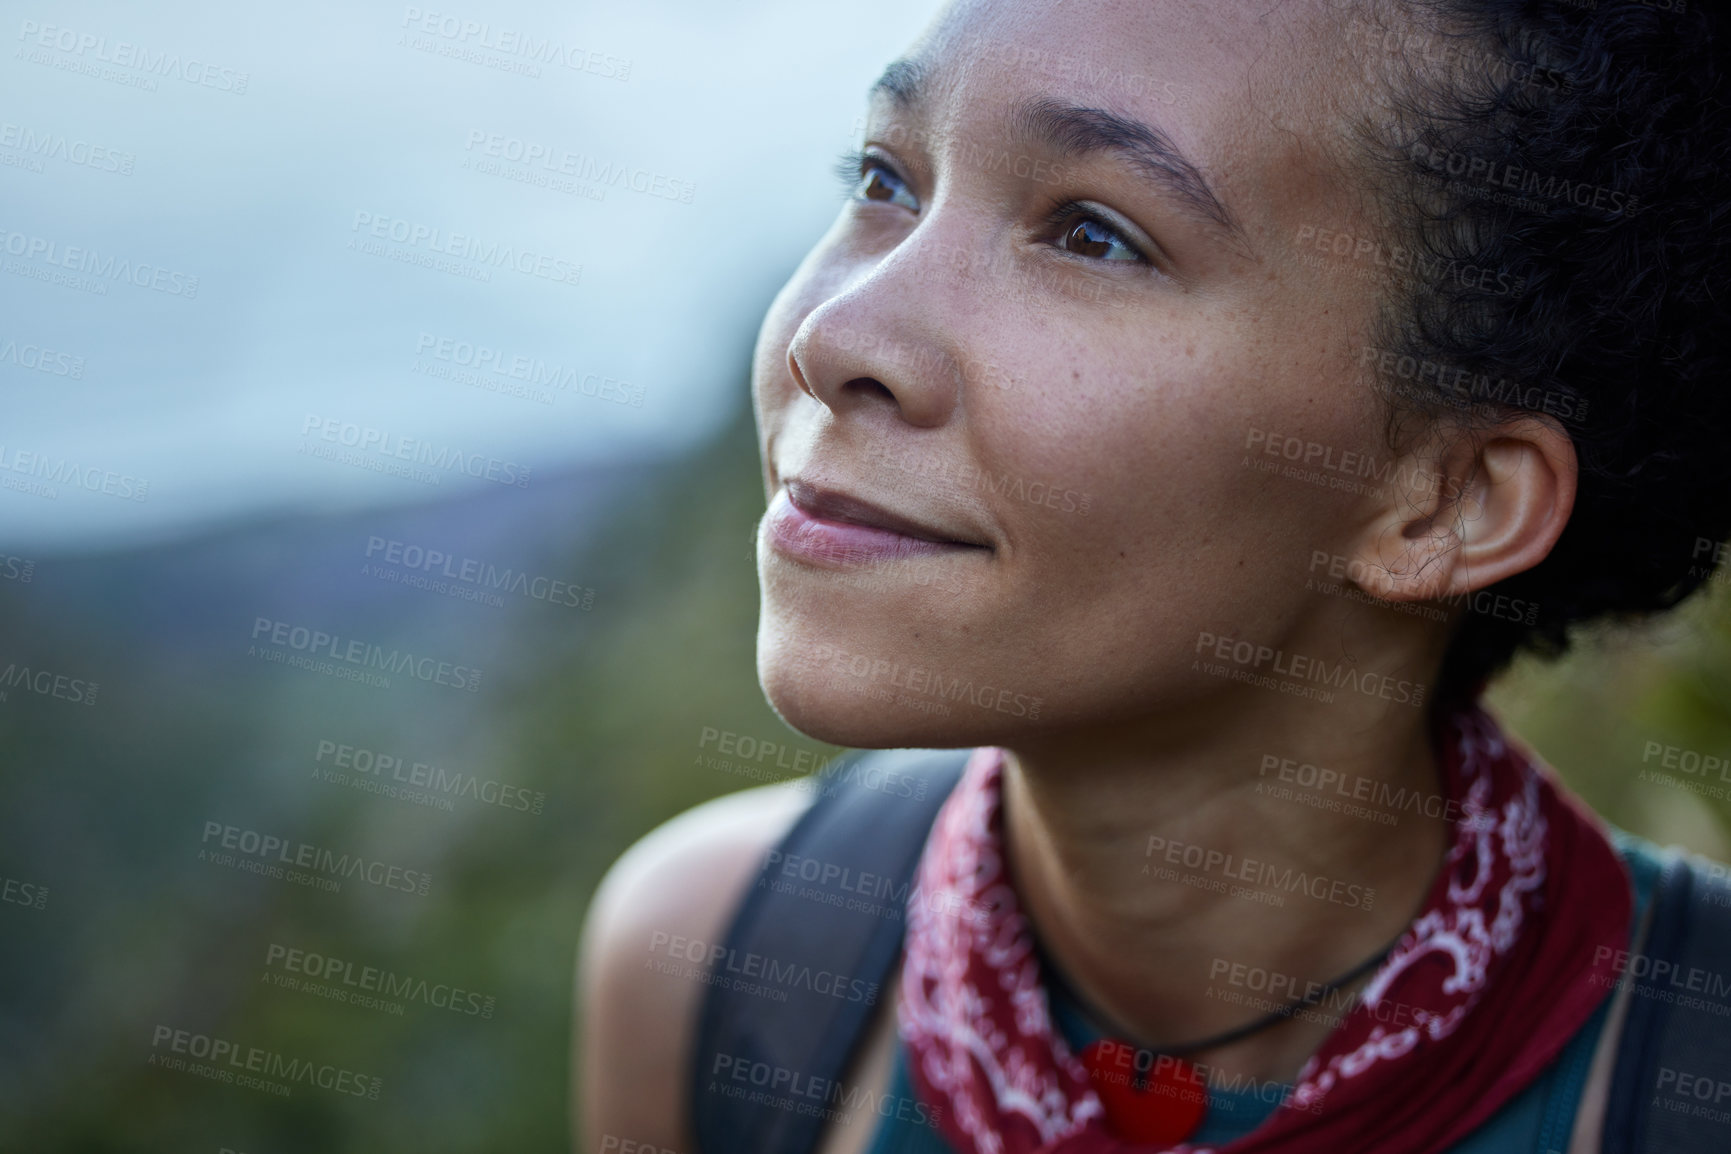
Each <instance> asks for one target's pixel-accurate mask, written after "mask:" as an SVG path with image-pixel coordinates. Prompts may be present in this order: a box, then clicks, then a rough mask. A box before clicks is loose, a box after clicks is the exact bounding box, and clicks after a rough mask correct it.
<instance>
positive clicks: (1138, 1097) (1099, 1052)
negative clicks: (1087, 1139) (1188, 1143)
mask: <svg viewBox="0 0 1731 1154" xmlns="http://www.w3.org/2000/svg"><path fill="white" fill-rule="evenodd" d="M1080 1057H1081V1059H1082V1064H1083V1065H1084V1066H1086V1067H1087V1068H1088V1079H1089V1083H1090V1085H1092V1086H1093V1087H1094V1093H1096V1094H1098V1095H1099V1096H1100V1104H1101V1105H1102V1106H1104V1107H1105V1108H1106V1122H1107V1124H1108V1125H1109V1127H1110V1128H1111V1130H1112V1132H1113V1133H1114V1134H1116V1135H1117V1136H1118V1137H1120V1138H1123V1139H1126V1140H1127V1141H1131V1142H1146V1143H1149V1144H1152V1145H1171V1144H1172V1143H1174V1142H1182V1141H1184V1139H1186V1138H1188V1137H1190V1135H1192V1134H1194V1133H1196V1128H1197V1127H1198V1126H1200V1125H1202V1119H1203V1117H1204V1116H1205V1115H1206V1114H1207V1113H1208V1089H1207V1087H1206V1086H1205V1085H1204V1084H1203V1080H1202V1078H1200V1077H1199V1076H1198V1075H1197V1072H1196V1067H1195V1066H1192V1065H1191V1064H1190V1063H1189V1062H1186V1061H1184V1059H1182V1058H1174V1057H1171V1056H1170V1055H1166V1054H1158V1055H1156V1054H1150V1053H1148V1052H1147V1051H1145V1050H1144V1051H1138V1050H1137V1049H1136V1047H1134V1046H1132V1045H1130V1044H1128V1043H1126V1042H1116V1041H1113V1040H1112V1039H1110V1038H1096V1039H1095V1040H1094V1041H1092V1042H1089V1043H1088V1044H1087V1045H1086V1046H1084V1047H1083V1048H1082V1053H1081V1055H1080Z"/></svg>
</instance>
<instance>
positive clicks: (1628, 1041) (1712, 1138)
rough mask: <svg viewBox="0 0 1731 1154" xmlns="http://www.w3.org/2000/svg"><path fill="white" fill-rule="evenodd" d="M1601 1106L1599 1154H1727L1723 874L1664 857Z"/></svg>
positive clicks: (1728, 1030) (1730, 1030)
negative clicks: (1602, 1125) (1603, 1107)
mask: <svg viewBox="0 0 1731 1154" xmlns="http://www.w3.org/2000/svg"><path fill="white" fill-rule="evenodd" d="M1667 857H1668V860H1667V861H1666V862H1665V865H1664V872H1663V873H1662V874H1661V875H1660V878H1659V883H1658V886H1657V888H1656V890H1655V892H1654V895H1653V914H1652V923H1651V925H1650V926H1649V928H1648V931H1647V940H1646V944H1645V945H1644V946H1643V947H1642V948H1641V952H1640V953H1639V954H1637V955H1635V956H1634V957H1631V958H1630V959H1629V965H1628V967H1627V972H1628V975H1629V976H1628V978H1627V980H1628V981H1629V982H1630V983H1631V984H1632V985H1633V987H1634V988H1633V989H1632V990H1631V991H1630V993H1631V994H1632V995H1633V996H1632V997H1631V998H1630V1000H1629V1008H1628V1016H1627V1018H1626V1019H1625V1021H1624V1025H1623V1035H1622V1037H1621V1039H1619V1041H1618V1048H1617V1060H1616V1065H1615V1067H1614V1068H1613V1071H1612V1075H1611V1090H1610V1100H1609V1101H1608V1102H1607V1104H1606V1110H1605V1128H1604V1138H1603V1142H1602V1145H1601V1149H1602V1150H1603V1151H1604V1154H1716V1152H1717V1154H1723V1151H1725V1150H1727V1149H1731V882H1728V881H1727V875H1728V874H1731V871H1728V870H1727V868H1726V867H1725V866H1723V865H1720V864H1718V863H1717V862H1710V861H1708V860H1706V859H1705V858H1698V857H1692V856H1691V855H1687V854H1684V853H1681V852H1672V853H1669V854H1668V855H1667Z"/></svg>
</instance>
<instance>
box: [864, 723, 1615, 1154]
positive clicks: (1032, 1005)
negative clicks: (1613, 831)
mask: <svg viewBox="0 0 1731 1154" xmlns="http://www.w3.org/2000/svg"><path fill="white" fill-rule="evenodd" d="M1439 734H1440V744H1439V751H1438V752H1439V763H1440V769H1441V776H1442V779H1443V787H1444V790H1445V793H1446V795H1447V797H1448V798H1449V799H1450V800H1451V801H1453V802H1454V803H1455V805H1454V806H1453V807H1451V809H1452V810H1453V811H1454V812H1458V813H1460V815H1461V816H1460V817H1459V818H1458V819H1457V820H1456V821H1455V822H1454V823H1453V840H1452V843H1451V845H1450V847H1449V850H1448V854H1447V857H1446V859H1445V862H1444V868H1443V869H1442V871H1441V873H1440V874H1439V876H1438V878H1437V881H1436V884H1435V885H1434V886H1433V888H1432V891H1431V893H1430V895H1429V898H1428V900H1427V902H1426V906H1425V908H1424V910H1423V911H1422V912H1421V913H1420V914H1419V915H1418V917H1416V918H1415V919H1414V920H1413V921H1412V923H1411V924H1410V925H1409V926H1408V928H1407V930H1406V932H1405V933H1404V934H1403V935H1402V936H1401V938H1400V940H1399V941H1398V942H1397V943H1396V945H1395V947H1394V949H1393V950H1392V951H1391V952H1390V954H1389V956H1388V958H1387V959H1386V960H1385V961H1384V962H1383V964H1382V966H1381V967H1379V968H1378V970H1377V971H1376V973H1375V974H1374V975H1373V977H1372V979H1371V981H1370V982H1369V984H1368V985H1367V986H1366V987H1365V988H1364V989H1363V990H1362V991H1361V993H1360V995H1359V997H1358V998H1357V1000H1356V1001H1355V1003H1354V1006H1353V1008H1352V1010H1351V1011H1350V1012H1349V1013H1347V1015H1346V1016H1345V1017H1344V1019H1343V1020H1342V1021H1341V1023H1340V1024H1339V1026H1337V1027H1336V1028H1335V1030H1334V1031H1333V1032H1332V1033H1331V1034H1330V1035H1329V1037H1328V1038H1327V1040H1325V1041H1324V1042H1323V1044H1322V1046H1321V1047H1320V1048H1319V1049H1318V1050H1317V1052H1316V1053H1315V1054H1314V1055H1312V1057H1311V1058H1310V1060H1309V1061H1308V1062H1306V1063H1305V1066H1304V1068H1303V1069H1302V1070H1301V1071H1300V1072H1299V1075H1298V1082H1297V1085H1296V1086H1295V1087H1294V1089H1293V1092H1292V1094H1291V1095H1290V1096H1289V1097H1288V1099H1287V1100H1286V1101H1285V1102H1284V1103H1282V1104H1281V1106H1280V1108H1279V1109H1277V1110H1276V1111H1275V1112H1274V1114H1273V1115H1272V1116H1271V1117H1270V1119H1269V1120H1268V1122H1267V1123H1265V1124H1264V1125H1262V1126H1261V1127H1259V1128H1258V1129H1256V1130H1255V1131H1253V1132H1252V1133H1250V1134H1249V1135H1246V1136H1245V1137H1243V1138H1240V1139H1238V1140H1237V1141H1234V1142H1232V1143H1229V1144H1227V1145H1225V1146H1223V1147H1220V1150H1219V1154H1264V1152H1268V1154H1274V1152H1276V1151H1278V1152H1279V1154H1355V1152H1357V1151H1371V1150H1376V1151H1383V1150H1398V1151H1402V1152H1411V1154H1430V1152H1434V1151H1441V1150H1444V1149H1447V1148H1448V1147H1449V1146H1450V1145H1452V1144H1453V1143H1454V1142H1456V1141H1457V1140H1458V1139H1459V1138H1461V1137H1462V1136H1464V1135H1465V1134H1467V1133H1470V1132H1471V1131H1472V1130H1473V1129H1474V1128H1476V1127H1477V1126H1478V1125H1479V1124H1481V1123H1482V1122H1483V1121H1484V1120H1485V1119H1487V1118H1488V1117H1489V1116H1490V1115H1491V1114H1492V1113H1494V1112H1495V1111H1496V1109H1497V1108H1498V1107H1500V1106H1502V1105H1503V1104H1504V1103H1505V1102H1507V1101H1509V1100H1510V1099H1511V1098H1513V1097H1514V1096H1515V1095H1516V1094H1518V1093H1519V1092H1520V1091H1521V1089H1523V1088H1524V1087H1525V1086H1526V1085H1527V1084H1528V1083H1529V1082H1530V1081H1531V1080H1532V1079H1533V1078H1534V1077H1535V1076H1537V1074H1538V1073H1539V1072H1540V1070H1542V1069H1543V1067H1544V1065H1545V1064H1546V1063H1547V1062H1549V1061H1550V1060H1551V1058H1553V1057H1554V1056H1555V1055H1556V1054H1557V1053H1558V1052H1560V1051H1561V1049H1562V1047H1563V1046H1564V1045H1565V1044H1566V1043H1567V1041H1568V1039H1569V1038H1570V1037H1571V1036H1572V1035H1573V1034H1574V1032H1575V1031H1576V1030H1577V1029H1579V1028H1580V1026H1581V1025H1582V1024H1583V1023H1584V1022H1585V1021H1586V1020H1587V1018H1588V1017H1589V1016H1590V1015H1591V1014H1592V1012H1593V1010H1594V1009H1596V1008H1597V1006H1598V1004H1599V1002H1600V1001H1601V1000H1602V999H1603V998H1604V997H1605V996H1606V995H1607V994H1608V993H1609V990H1608V988H1607V987H1605V986H1603V985H1602V984H1598V983H1594V982H1591V981H1589V980H1588V977H1589V970H1590V967H1591V964H1592V958H1593V957H1594V950H1595V949H1596V948H1598V947H1605V946H1608V947H1610V948H1611V949H1616V948H1619V947H1620V946H1621V945H1622V944H1623V943H1624V942H1625V941H1626V940H1627V933H1628V928H1629V919H1630V917H1631V911H1632V903H1633V898H1632V895H1631V892H1630V888H1629V882H1628V878H1627V875H1626V874H1625V873H1624V871H1623V866H1622V864H1621V862H1620V860H1619V859H1618V857H1617V854H1616V851H1615V849H1613V847H1612V846H1611V844H1610V842H1609V841H1608V840H1607V838H1606V837H1605V835H1604V833H1603V832H1602V828H1601V826H1600V825H1599V823H1598V821H1597V819H1596V818H1595V817H1593V815H1592V814H1591V813H1590V812H1588V811H1587V810H1585V808H1584V807H1582V806H1581V805H1580V803H1579V802H1577V801H1575V800H1574V798H1573V797H1572V796H1570V795H1569V794H1567V793H1566V792H1565V791H1564V790H1563V789H1562V787H1561V786H1560V785H1559V784H1558V783H1557V782H1556V780H1555V778H1554V775H1553V774H1552V773H1551V771H1550V770H1549V769H1548V768H1547V767H1545V766H1544V765H1543V764H1542V763H1541V762H1540V761H1539V760H1538V758H1537V757H1536V756H1535V755H1534V754H1532V753H1531V752H1530V751H1528V750H1526V749H1524V748H1523V747H1520V746H1519V745H1517V744H1516V743H1515V742H1513V741H1511V740H1509V739H1508V738H1507V737H1505V735H1504V734H1503V733H1502V731H1501V729H1500V728H1499V727H1498V726H1497V723H1496V722H1495V720H1493V719H1492V718H1491V716H1490V715H1489V714H1488V713H1486V712H1484V710H1482V709H1481V708H1479V707H1477V706H1473V707H1469V708H1465V709H1462V710H1460V711H1458V712H1456V713H1454V714H1452V715H1450V716H1449V717H1448V718H1446V719H1445V720H1444V722H1443V723H1442V725H1441V726H1440V728H1439ZM1003 768H1004V755H1003V751H1002V750H1000V749H995V748H990V747H987V748H982V749H979V750H977V751H976V752H975V753H974V755H973V757H972V758H970V759H969V761H968V765H967V767H966V769H965V770H964V771H963V774H962V778H961V781H960V782H959V783H958V785H957V786H956V789H955V792H954V793H953V794H951V796H950V797H949V798H948V799H947V800H946V801H945V803H944V806H943V808H942V810H941V811H940V812H939V814H938V818H937V821H936V823H935V824H934V825H933V828H932V832H931V835H930V837H929V838H928V840H927V842H926V848H925V851H924V854H923V855H922V857H921V859H920V865H919V870H918V873H917V875H916V879H915V884H914V886H913V888H912V890H911V892H910V895H909V903H908V920H907V927H908V932H907V941H906V945H905V951H904V954H903V959H902V978H901V988H900V992H899V994H898V1000H897V1022H898V1027H899V1030H900V1033H901V1037H902V1039H903V1040H904V1042H905V1043H906V1044H907V1046H908V1049H909V1052H910V1058H911V1061H910V1074H911V1076H912V1079H913V1082H914V1086H915V1089H916V1092H917V1093H918V1094H919V1096H920V1098H921V1099H922V1100H924V1101H926V1102H927V1103H928V1104H929V1105H932V1106H934V1107H938V1108H939V1110H938V1116H939V1117H940V1118H941V1119H942V1131H943V1133H944V1136H945V1138H946V1139H947V1140H948V1141H949V1142H950V1143H951V1144H952V1145H953V1146H955V1148H956V1149H957V1150H960V1151H963V1152H965V1154H1130V1152H1132V1151H1136V1152H1140V1154H1153V1151H1155V1150H1156V1149H1163V1150H1165V1151H1167V1152H1169V1154H1212V1152H1211V1151H1208V1150H1206V1149H1205V1148H1199V1147H1192V1146H1189V1145H1185V1144H1180V1145H1177V1146H1172V1147H1165V1148H1156V1147H1150V1146H1140V1145H1135V1144H1132V1143H1129V1142H1126V1141H1124V1140H1122V1139H1120V1138H1118V1137H1116V1136H1115V1135H1114V1134H1113V1133H1112V1131H1111V1128H1110V1124H1109V1123H1108V1122H1107V1119H1106V1114H1105V1111H1104V1109H1103V1107H1102V1105H1101V1102H1100V1098H1099V1096H1098V1095H1097V1094H1096V1093H1095V1091H1094V1090H1093V1088H1092V1087H1091V1085H1090V1083H1089V1078H1088V1071H1087V1069H1086V1068H1085V1067H1084V1066H1083V1065H1082V1062H1081V1060H1080V1058H1078V1056H1077V1055H1076V1054H1074V1053H1072V1052H1071V1050H1070V1049H1069V1047H1068V1046H1067V1045H1066V1044H1065V1042H1064V1039H1063V1037H1062V1036H1061V1035H1060V1034H1058V1032H1057V1031H1056V1030H1055V1029H1054V1028H1053V1024H1052V1020H1051V1016H1050V1013H1049V1011H1048V1007H1047V1001H1046V989H1045V984H1044V982H1043V980H1042V976H1041V967H1040V963H1039V956H1038V953H1037V952H1036V949H1035V939H1034V934H1033V929H1032V927H1031V925H1030V923H1029V922H1028V920H1027V918H1026V917H1025V916H1024V915H1023V913H1022V911H1021V908H1020V904H1019V902H1018V901H1017V896H1016V892H1015V889H1014V887H1013V885H1012V884H1011V881H1010V878H1009V875H1008V873H1007V871H1006V869H1005V863H1004V860H1003V856H1002V845H1003V816H1002V807H1001V795H1000V786H1001V783H1002V776H1003ZM1600 956H1602V955H1600ZM1389 1007H1398V1008H1400V1009H1402V1010H1404V1011H1405V1012H1404V1013H1401V1014H1398V1015H1391V1014H1389V1013H1387V1012H1384V1011H1386V1010H1387V1009H1388V1008H1389ZM1389 1019H1393V1020H1395V1021H1397V1022H1399V1023H1403V1024H1400V1025H1399V1026H1398V1027H1394V1026H1390V1025H1385V1020H1389Z"/></svg>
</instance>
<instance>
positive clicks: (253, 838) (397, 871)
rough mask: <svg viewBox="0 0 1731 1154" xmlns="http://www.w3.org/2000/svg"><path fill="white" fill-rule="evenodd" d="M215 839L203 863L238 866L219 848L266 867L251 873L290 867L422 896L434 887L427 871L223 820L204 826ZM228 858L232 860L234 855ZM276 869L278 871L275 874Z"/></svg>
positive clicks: (203, 854)
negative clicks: (342, 851)
mask: <svg viewBox="0 0 1731 1154" xmlns="http://www.w3.org/2000/svg"><path fill="white" fill-rule="evenodd" d="M213 839H214V841H215V842H216V848H213V849H201V850H199V851H198V852H199V858H200V859H201V860H205V861H213V862H214V863H215V864H217V865H234V864H235V863H234V862H232V861H228V860H224V855H222V854H220V853H218V852H217V849H222V850H231V851H235V852H238V853H241V854H244V855H245V856H246V857H248V858H251V859H255V861H256V862H257V863H259V864H260V865H263V866H264V867H265V868H263V869H257V868H255V869H249V870H247V871H246V872H248V873H266V874H269V875H270V876H272V877H275V876H278V874H279V873H280V872H281V871H280V867H282V866H288V867H292V868H298V869H304V870H310V871H313V872H315V873H320V874H324V875H326V876H327V877H328V878H330V879H337V878H352V877H358V878H360V879H361V880H362V881H364V882H366V883H367V884H368V885H375V886H380V887H382V888H384V889H388V890H401V891H402V892H404V893H408V894H417V895H419V896H421V897H425V896H426V894H427V888H428V887H429V886H431V885H432V884H433V875H432V874H430V873H427V872H426V871H425V870H411V869H404V868H403V867H401V866H394V865H390V864H389V863H387V862H382V861H379V860H377V859H374V858H366V857H362V856H361V855H359V854H348V853H337V852H336V851H335V850H331V849H326V848H324V847H323V846H316V845H312V844H310V843H308V842H304V841H290V840H288V839H287V838H283V837H277V836H276V835H275V834H268V833H260V832H259V831H258V830H256V829H243V828H241V827H240V826H238V825H224V824H223V823H222V822H220V821H207V822H205V823H204V837H203V838H202V839H200V840H201V843H202V844H203V845H205V846H210V843H211V842H212V840H213ZM227 856H230V857H232V854H230V855H227ZM273 870H275V871H277V872H276V873H272V872H271V871H273ZM338 884H339V885H340V884H341V883H340V882H339V883H338ZM320 888H324V889H329V888H331V887H329V886H325V887H320Z"/></svg>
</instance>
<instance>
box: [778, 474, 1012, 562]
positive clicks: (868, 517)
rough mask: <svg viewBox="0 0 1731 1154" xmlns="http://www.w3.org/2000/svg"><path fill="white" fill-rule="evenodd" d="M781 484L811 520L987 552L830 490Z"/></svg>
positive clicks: (790, 481) (981, 544)
mask: <svg viewBox="0 0 1731 1154" xmlns="http://www.w3.org/2000/svg"><path fill="white" fill-rule="evenodd" d="M783 484H784V485H785V486H786V488H787V499H788V500H789V501H792V502H793V503H794V504H795V505H797V506H798V507H799V508H800V510H801V511H803V512H805V513H807V514H809V515H810V516H813V517H822V518H823V519H825V520H827V521H844V522H847V523H848V524H851V525H865V526H868V527H870V528H874V529H888V530H889V531H890V532H892V533H900V534H901V535H902V536H904V537H914V538H917V539H919V540H921V541H937V542H940V543H942V544H946V545H972V546H975V547H978V548H987V547H988V546H986V545H985V544H984V542H981V541H970V540H968V539H967V538H965V537H959V536H957V535H956V534H955V533H953V532H951V531H950V530H948V529H941V528H938V527H936V526H933V525H928V524H926V523H924V522H922V521H915V520H914V519H912V518H911V517H904V516H902V515H901V514H900V513H893V512H891V511H890V510H888V509H885V508H884V507H883V506H881V505H874V504H872V503H871V502H870V501H866V500H863V499H861V498H859V497H855V496H852V495H850V494H848V493H844V492H842V491H841V490H839V489H832V488H829V487H827V486H824V485H820V484H817V483H814V482H812V481H807V480H801V479H800V478H798V477H788V478H787V479H786V480H785V481H784V482H783Z"/></svg>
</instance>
